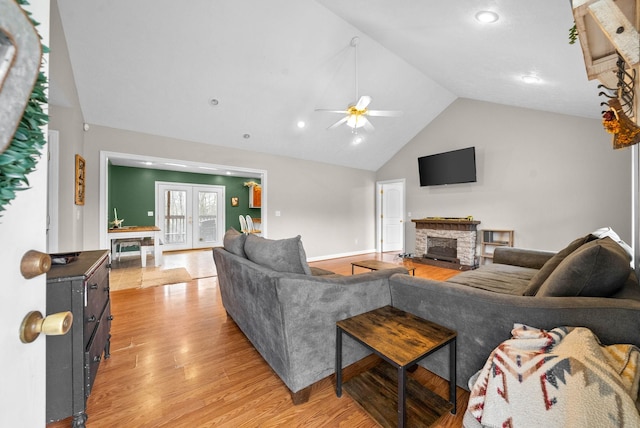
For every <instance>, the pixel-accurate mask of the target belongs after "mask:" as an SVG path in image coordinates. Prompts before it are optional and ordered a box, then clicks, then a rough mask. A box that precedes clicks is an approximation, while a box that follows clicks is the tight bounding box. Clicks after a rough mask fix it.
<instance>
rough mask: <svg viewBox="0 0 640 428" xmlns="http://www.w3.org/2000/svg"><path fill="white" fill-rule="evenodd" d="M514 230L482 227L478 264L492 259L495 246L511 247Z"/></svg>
mask: <svg viewBox="0 0 640 428" xmlns="http://www.w3.org/2000/svg"><path fill="white" fill-rule="evenodd" d="M513 235H514V232H513V230H511V229H484V230H481V231H480V236H481V237H482V241H481V243H480V264H481V265H483V264H485V261H486V260H493V252H494V251H495V249H496V247H513Z"/></svg>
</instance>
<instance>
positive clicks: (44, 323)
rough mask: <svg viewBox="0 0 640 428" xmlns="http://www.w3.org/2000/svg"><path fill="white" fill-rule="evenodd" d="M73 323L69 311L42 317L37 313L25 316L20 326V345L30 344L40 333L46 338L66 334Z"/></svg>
mask: <svg viewBox="0 0 640 428" xmlns="http://www.w3.org/2000/svg"><path fill="white" fill-rule="evenodd" d="M72 323H73V314H72V313H71V312H69V311H67V312H58V313H57V314H51V315H48V316H47V317H46V318H43V317H42V314H41V313H40V312H39V311H32V312H29V313H28V314H27V316H26V317H24V319H23V320H22V324H21V325H20V340H21V341H22V343H31V342H33V341H34V340H36V339H37V338H38V336H39V335H40V333H42V334H46V335H48V336H61V335H64V334H67V332H68V331H69V330H70V329H71V324H72Z"/></svg>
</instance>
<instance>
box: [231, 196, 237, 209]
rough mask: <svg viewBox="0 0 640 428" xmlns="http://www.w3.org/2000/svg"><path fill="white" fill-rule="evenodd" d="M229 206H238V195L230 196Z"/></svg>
mask: <svg viewBox="0 0 640 428" xmlns="http://www.w3.org/2000/svg"><path fill="white" fill-rule="evenodd" d="M231 206H232V207H237V206H238V197H237V196H232V197H231Z"/></svg>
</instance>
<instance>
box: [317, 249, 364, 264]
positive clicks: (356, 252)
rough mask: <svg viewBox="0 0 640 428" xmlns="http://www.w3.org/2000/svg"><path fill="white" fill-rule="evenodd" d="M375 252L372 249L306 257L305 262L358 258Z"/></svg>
mask: <svg viewBox="0 0 640 428" xmlns="http://www.w3.org/2000/svg"><path fill="white" fill-rule="evenodd" d="M375 252H376V249H375V248H372V249H370V250H362V251H354V252H351V253H339V254H327V255H324V256H317V257H308V258H307V262H319V261H322V260H330V259H339V258H341V257H351V256H359V255H361V254H371V253H375Z"/></svg>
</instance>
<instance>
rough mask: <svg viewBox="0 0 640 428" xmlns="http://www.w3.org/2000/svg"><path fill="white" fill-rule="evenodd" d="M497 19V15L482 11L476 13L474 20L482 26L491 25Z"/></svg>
mask: <svg viewBox="0 0 640 428" xmlns="http://www.w3.org/2000/svg"><path fill="white" fill-rule="evenodd" d="M499 18H500V17H499V16H498V14H497V13H495V12H491V11H488V10H483V11H481V12H478V13H476V20H477V21H478V22H482V23H483V24H491V23H493V22H496V21H497V20H498V19H499Z"/></svg>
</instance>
